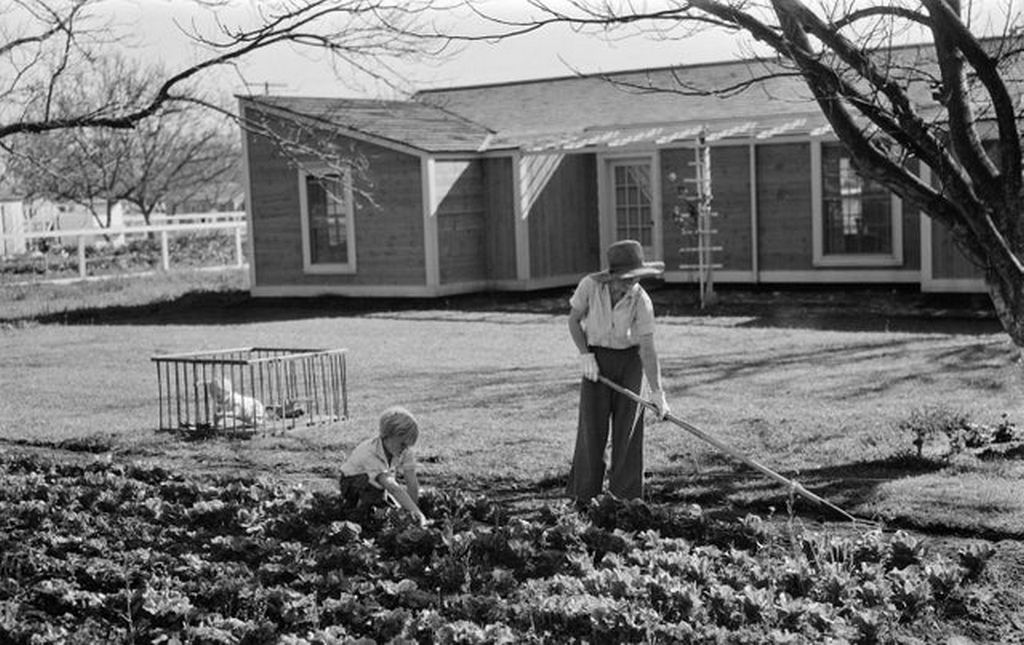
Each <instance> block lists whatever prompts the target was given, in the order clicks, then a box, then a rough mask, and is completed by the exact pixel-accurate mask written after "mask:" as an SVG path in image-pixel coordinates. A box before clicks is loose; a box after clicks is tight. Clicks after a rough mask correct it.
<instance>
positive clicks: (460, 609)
mask: <svg viewBox="0 0 1024 645" xmlns="http://www.w3.org/2000/svg"><path fill="white" fill-rule="evenodd" d="M422 507H423V509H424V512H425V513H426V514H427V516H428V517H429V518H430V519H431V525H430V526H428V527H426V528H420V527H419V526H416V525H413V524H412V523H410V521H409V520H408V519H407V517H406V516H405V515H404V514H402V513H398V512H396V511H394V510H391V509H383V510H378V511H375V512H374V513H373V514H372V515H370V516H364V517H360V518H356V517H354V516H352V515H347V514H346V511H345V509H343V508H342V507H341V506H340V505H339V498H338V496H337V495H334V494H331V493H313V492H310V491H308V490H307V489H305V488H303V487H298V486H294V485H285V484H282V483H280V482H275V481H271V480H267V479H240V478H231V479H198V478H193V477H188V476H185V475H182V474H180V473H176V472H172V471H168V470H165V469H162V468H159V467H151V466H142V465H136V464H120V463H117V462H114V461H111V460H109V459H97V460H96V461H93V462H89V463H69V462H63V461H57V460H51V459H44V458H39V457H34V456H32V457H29V456H24V455H6V456H0V642H4V643H12V644H17V643H33V644H37V643H90V644H91V643H97V642H134V643H276V642H280V643H324V644H326V643H349V642H377V643H385V642H393V643H430V642H439V643H542V642H558V643H561V642H581V641H586V642H590V643H629V642H647V643H689V642H693V643H765V642H771V643H811V642H813V643H821V642H834V643H842V642H848V643H877V642H889V641H890V640H892V639H893V638H895V637H897V636H899V635H901V634H915V633H917V634H920V633H922V632H923V631H924V630H934V629H935V628H936V627H935V626H936V625H941V624H943V623H944V622H946V621H951V620H971V619H972V617H975V618H977V617H979V616H981V615H983V614H984V610H985V608H984V595H983V594H982V593H981V592H980V591H979V589H980V588H981V585H979V583H980V582H981V581H982V580H983V579H984V577H985V575H986V563H987V562H988V560H989V558H990V557H991V555H992V551H991V548H990V547H989V546H988V545H987V544H986V543H983V542H977V543H971V544H970V546H967V547H964V548H962V549H960V550H959V551H958V552H957V553H956V554H955V555H954V554H949V555H942V554H938V553H931V552H930V551H929V549H927V548H926V544H925V543H924V542H922V541H921V540H919V539H917V538H914V537H913V536H910V535H908V534H905V533H902V532H896V533H893V534H889V533H883V532H882V531H880V530H866V531H861V532H857V533H854V534H852V535H848V536H840V535H833V534H830V533H823V532H814V531H810V530H799V529H797V528H794V526H793V525H792V524H791V525H790V528H789V529H787V530H783V529H781V528H778V525H777V524H774V523H771V522H768V521H765V520H763V519H761V518H758V517H756V516H748V517H746V518H745V519H743V520H742V521H718V520H714V519H711V518H709V517H707V516H706V515H705V514H704V513H702V512H701V511H700V509H698V508H695V507H690V508H687V509H678V508H676V507H671V506H664V507H662V506H654V505H647V504H644V503H642V502H623V501H619V500H616V499H614V498H611V497H602V498H599V499H597V500H594V501H593V503H592V504H591V505H590V507H589V508H588V509H586V510H585V511H584V512H577V511H575V510H574V509H573V508H572V507H571V506H569V505H567V504H562V503H557V502H556V503H551V504H549V505H546V506H542V507H540V510H538V511H536V512H535V513H533V514H531V515H529V516H525V515H523V516H516V515H513V514H511V513H510V511H509V509H508V508H507V507H504V506H502V505H501V504H497V503H494V502H493V501H490V500H487V499H485V498H483V497H480V496H474V495H467V494H461V493H453V492H443V491H427V492H425V493H424V495H423V498H422ZM357 519H358V520H359V521H357ZM360 639H362V640H360Z"/></svg>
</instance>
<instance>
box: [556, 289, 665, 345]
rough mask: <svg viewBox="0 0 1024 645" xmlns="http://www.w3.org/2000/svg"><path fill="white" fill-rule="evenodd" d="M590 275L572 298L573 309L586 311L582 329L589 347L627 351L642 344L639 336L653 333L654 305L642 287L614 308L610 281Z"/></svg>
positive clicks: (631, 292)
mask: <svg viewBox="0 0 1024 645" xmlns="http://www.w3.org/2000/svg"><path fill="white" fill-rule="evenodd" d="M595 275H600V274H591V275H588V276H586V277H585V278H583V279H582V280H580V283H579V285H578V286H577V287H576V291H575V292H574V293H573V294H572V298H570V299H569V305H570V306H571V307H572V308H573V309H578V310H580V311H583V312H585V314H586V316H585V317H584V319H583V329H584V331H585V332H586V334H587V345H592V346H597V347H607V348H610V349H628V348H630V347H633V346H634V345H638V344H639V343H640V337H641V336H645V335H647V334H653V333H654V303H652V302H651V297H650V296H649V295H647V292H646V291H644V289H643V287H641V286H640V285H639V284H634V285H633V286H632V287H630V289H629V291H627V292H626V295H624V296H623V297H622V298H621V299H620V300H619V301H618V302H617V303H615V306H614V307H613V306H612V296H611V290H610V289H609V288H608V282H607V281H602V280H598V279H597V278H596V277H595Z"/></svg>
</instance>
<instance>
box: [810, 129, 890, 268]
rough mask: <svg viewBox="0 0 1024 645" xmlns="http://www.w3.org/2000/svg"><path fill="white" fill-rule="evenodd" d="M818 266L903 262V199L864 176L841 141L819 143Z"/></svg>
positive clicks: (816, 258)
mask: <svg viewBox="0 0 1024 645" xmlns="http://www.w3.org/2000/svg"><path fill="white" fill-rule="evenodd" d="M820 199H821V214H820V227H821V229H820V233H819V239H818V240H816V251H818V252H817V253H816V254H815V255H816V257H815V260H816V263H817V264H831V265H839V264H864V265H870V264H884V265H893V264H899V263H902V248H901V247H902V229H901V226H902V224H901V210H902V209H901V205H900V200H899V199H898V198H897V197H896V196H894V195H893V194H892V193H891V192H890V191H889V189H888V188H886V187H885V186H883V185H882V184H880V183H879V182H877V181H874V180H872V179H869V178H867V177H864V176H862V175H861V174H860V173H859V172H857V169H856V168H855V167H854V165H853V161H852V159H851V157H850V155H849V153H848V152H846V150H845V149H844V148H843V147H842V146H841V145H839V144H835V143H823V144H821V198H820Z"/></svg>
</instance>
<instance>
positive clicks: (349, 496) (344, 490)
mask: <svg viewBox="0 0 1024 645" xmlns="http://www.w3.org/2000/svg"><path fill="white" fill-rule="evenodd" d="M338 488H339V492H340V493H341V500H342V504H343V505H344V506H345V508H348V509H352V510H359V511H363V510H366V511H369V509H371V508H374V507H376V506H383V505H384V504H385V500H384V491H383V490H382V489H380V488H377V487H376V486H374V485H373V484H371V483H370V477H369V476H368V475H366V474H365V473H364V474H361V475H342V476H341V479H340V480H339V481H338Z"/></svg>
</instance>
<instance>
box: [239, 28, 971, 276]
mask: <svg viewBox="0 0 1024 645" xmlns="http://www.w3.org/2000/svg"><path fill="white" fill-rule="evenodd" d="M905 50H906V51H905V52H904V53H905V54H906V55H920V54H922V52H924V51H925V49H924V48H921V49H919V50H918V49H915V48H912V47H908V48H905ZM771 65H772V63H771V62H770V61H767V60H747V61H732V62H724V63H711V64H701V65H691V66H685V67H673V68H662V69H648V70H637V71H625V72H616V73H611V74H604V75H591V76H569V77H560V78H546V79H538V80H530V81H522V82H510V83H501V84H494V85H480V86H472V87H456V88H447V89H436V90H425V91H421V92H419V93H417V94H415V95H414V96H413V97H411V99H410V100H406V101H384V100H366V99H333V98H312V97H283V96H246V97H239V109H240V114H241V116H242V117H243V118H244V119H245V120H246V121H248V122H249V123H250V124H251V125H252V128H250V129H247V131H246V133H245V135H244V137H243V149H244V160H245V164H246V169H245V172H244V175H245V177H246V180H247V181H246V183H247V186H246V189H247V195H246V205H247V213H248V218H249V225H250V232H251V235H250V240H251V244H252V249H251V253H252V255H251V257H252V262H251V264H250V267H251V268H250V271H251V289H252V294H253V295H254V296H316V295H321V294H339V295H350V296H440V295H446V294H455V293H464V292H472V291H483V290H532V289H541V288H550V287H558V286H568V285H572V284H574V283H575V282H576V281H577V280H578V279H579V278H580V277H581V276H582V275H583V274H585V273H587V272H590V271H594V270H597V269H598V268H600V265H601V263H602V259H603V258H602V256H603V253H602V250H603V249H604V248H605V247H606V246H607V245H608V244H609V243H611V242H613V241H615V240H617V239H622V238H627V237H629V238H635V239H638V240H640V241H641V242H642V243H643V244H644V246H645V252H646V254H647V258H648V259H660V260H664V261H665V263H666V267H667V270H666V274H665V280H666V282H669V283H687V282H696V281H697V280H698V279H699V274H700V270H701V269H702V268H706V267H707V266H713V267H714V269H713V271H714V273H713V275H714V280H715V282H716V283H736V284H745V285H756V284H783V283H794V284H795V283H800V284H822V285H837V286H839V285H844V284H858V285H863V284H886V285H911V286H917V287H919V288H920V289H922V290H926V291H983V290H984V286H983V283H982V281H981V277H980V275H981V274H980V273H979V272H978V271H977V270H976V269H975V268H974V267H973V266H971V265H970V264H969V263H968V262H967V261H966V260H965V258H964V257H963V256H962V255H961V254H960V253H959V251H958V250H957V249H956V248H955V246H954V245H953V243H952V240H951V239H950V237H949V235H948V234H947V233H946V231H945V230H944V229H943V228H941V227H940V226H938V225H937V224H935V223H933V222H932V221H931V219H930V218H928V217H927V216H926V215H924V214H923V213H921V211H920V209H919V208H918V207H916V206H915V205H914V204H910V203H904V202H903V201H902V200H901V199H899V198H898V197H896V196H895V195H893V194H891V193H890V192H889V191H888V190H886V189H885V188H883V187H882V186H880V185H878V184H876V183H875V182H873V181H870V180H868V179H866V178H863V177H861V176H860V175H859V174H858V173H857V171H856V169H855V167H854V166H853V164H852V163H851V160H850V157H849V155H848V154H847V152H846V151H845V150H844V148H843V146H841V145H840V144H839V143H838V142H837V140H836V138H835V136H834V134H833V133H832V132H831V129H830V128H829V126H828V124H827V123H826V121H825V120H824V118H823V117H822V115H821V114H820V112H819V111H818V109H817V107H816V105H815V104H814V103H813V101H811V99H810V95H809V92H808V90H807V88H806V87H805V86H804V84H803V82H802V81H801V80H800V79H798V78H794V77H792V76H785V75H781V76H777V77H775V78H772V79H771V80H770V81H768V82H766V83H763V84H761V85H758V86H755V87H752V88H750V89H747V90H745V91H734V92H730V93H728V95H725V96H721V95H719V96H714V95H698V94H690V95H688V94H686V93H681V92H680V91H679V89H680V81H682V82H683V83H684V84H685V87H705V88H707V87H717V88H727V87H739V86H740V85H742V84H743V83H744V82H746V81H747V80H748V79H749V78H750V77H751V74H763V73H764V72H765V69H767V68H770V66H771ZM769 71H770V70H769ZM922 92H923V93H924V94H923V95H922V100H927V99H928V96H929V95H928V94H927V91H926V88H922ZM267 134H272V135H273V136H267ZM704 150H706V151H707V156H704ZM708 159H709V162H707V163H706V164H704V165H702V164H701V163H700V162H701V161H702V160H708ZM698 169H702V171H703V172H704V176H705V178H706V177H707V176H708V175H709V176H710V189H711V195H712V196H713V197H712V200H711V207H712V210H713V212H714V214H715V215H714V217H713V218H712V223H713V224H712V227H711V229H712V230H713V231H714V232H713V233H710V234H709V235H710V236H712V239H711V240H710V241H708V240H705V242H706V243H707V242H710V244H711V245H712V246H713V248H714V249H715V251H714V252H713V253H712V259H711V260H710V261H708V260H705V261H704V264H701V263H700V262H697V261H696V256H695V255H694V254H692V249H693V248H694V244H695V239H694V236H693V235H692V228H693V227H692V226H689V227H687V225H686V222H687V221H688V220H687V217H688V216H689V213H690V212H691V211H692V210H693V203H694V197H695V193H694V191H695V186H696V185H697V183H695V182H696V180H697V177H696V173H697V172H698ZM705 185H706V184H705Z"/></svg>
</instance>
